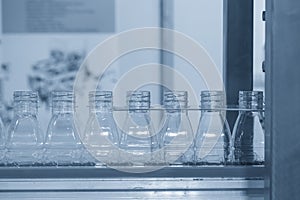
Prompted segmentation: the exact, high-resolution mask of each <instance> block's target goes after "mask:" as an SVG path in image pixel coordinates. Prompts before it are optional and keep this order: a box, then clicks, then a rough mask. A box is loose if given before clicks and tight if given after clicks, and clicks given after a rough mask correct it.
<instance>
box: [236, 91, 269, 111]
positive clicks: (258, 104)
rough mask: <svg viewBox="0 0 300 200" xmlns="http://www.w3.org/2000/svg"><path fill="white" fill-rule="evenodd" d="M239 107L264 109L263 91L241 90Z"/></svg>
mask: <svg viewBox="0 0 300 200" xmlns="http://www.w3.org/2000/svg"><path fill="white" fill-rule="evenodd" d="M239 108H240V109H251V110H257V111H259V110H262V109H263V92H260V91H240V92H239Z"/></svg>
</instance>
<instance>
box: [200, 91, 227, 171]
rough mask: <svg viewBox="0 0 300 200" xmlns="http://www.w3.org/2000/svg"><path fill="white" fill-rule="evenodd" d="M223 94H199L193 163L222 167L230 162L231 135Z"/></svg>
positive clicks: (220, 92)
mask: <svg viewBox="0 0 300 200" xmlns="http://www.w3.org/2000/svg"><path fill="white" fill-rule="evenodd" d="M224 102H225V93H224V92H222V91H202V92H201V109H202V112H201V118H200V122H199V126H198V130H197V134H196V137H195V143H194V144H195V161H196V164H199V165H203V164H206V165H223V164H226V163H228V162H229V161H230V159H229V157H230V142H231V133H230V129H229V125H228V122H227V120H226V118H225V112H224V110H223V109H224V107H225V105H224Z"/></svg>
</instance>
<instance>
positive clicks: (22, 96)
mask: <svg viewBox="0 0 300 200" xmlns="http://www.w3.org/2000/svg"><path fill="white" fill-rule="evenodd" d="M14 101H32V102H37V101H38V94H37V92H34V91H15V92H14Z"/></svg>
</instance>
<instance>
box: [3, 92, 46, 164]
mask: <svg viewBox="0 0 300 200" xmlns="http://www.w3.org/2000/svg"><path fill="white" fill-rule="evenodd" d="M37 112H38V95H37V93H36V92H32V91H15V92H14V118H13V120H12V122H11V124H10V125H9V128H8V136H7V141H6V148H7V152H6V158H7V162H8V164H9V165H35V164H38V163H41V161H42V150H43V137H42V135H43V134H42V132H41V129H40V125H39V122H38V120H37Z"/></svg>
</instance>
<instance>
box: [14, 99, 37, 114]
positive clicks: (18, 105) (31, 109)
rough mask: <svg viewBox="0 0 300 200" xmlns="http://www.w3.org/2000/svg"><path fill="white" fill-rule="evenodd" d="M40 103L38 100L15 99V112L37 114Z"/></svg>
mask: <svg viewBox="0 0 300 200" xmlns="http://www.w3.org/2000/svg"><path fill="white" fill-rule="evenodd" d="M37 112H38V105H37V102H32V101H15V102H14V113H15V114H16V115H33V116H35V115H37Z"/></svg>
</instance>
